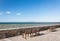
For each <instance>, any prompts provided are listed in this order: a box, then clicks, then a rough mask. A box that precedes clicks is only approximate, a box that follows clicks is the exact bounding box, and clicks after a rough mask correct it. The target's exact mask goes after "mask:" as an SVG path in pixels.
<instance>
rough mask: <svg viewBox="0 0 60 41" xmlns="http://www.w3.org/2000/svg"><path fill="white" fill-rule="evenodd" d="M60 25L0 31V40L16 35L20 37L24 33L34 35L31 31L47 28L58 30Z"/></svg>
mask: <svg viewBox="0 0 60 41" xmlns="http://www.w3.org/2000/svg"><path fill="white" fill-rule="evenodd" d="M59 27H60V25H50V26H34V27H29V28H18V29H10V30H7V29H6V30H0V39H3V38H9V37H14V36H18V35H22V34H23V33H25V32H27V33H28V32H29V33H35V32H32V31H34V30H35V31H44V30H47V29H49V28H54V29H55V28H59Z"/></svg>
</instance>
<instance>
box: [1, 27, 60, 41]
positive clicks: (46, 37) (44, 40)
mask: <svg viewBox="0 0 60 41" xmlns="http://www.w3.org/2000/svg"><path fill="white" fill-rule="evenodd" d="M56 30H57V31H55V32H47V31H42V32H40V33H41V34H42V33H43V35H40V36H35V37H28V38H27V40H26V39H24V38H22V36H15V37H11V38H5V39H0V41H60V28H57V29H56Z"/></svg>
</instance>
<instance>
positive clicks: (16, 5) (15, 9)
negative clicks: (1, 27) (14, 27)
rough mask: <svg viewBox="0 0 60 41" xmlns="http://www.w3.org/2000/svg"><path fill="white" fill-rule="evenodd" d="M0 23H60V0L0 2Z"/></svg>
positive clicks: (11, 0)
mask: <svg viewBox="0 0 60 41" xmlns="http://www.w3.org/2000/svg"><path fill="white" fill-rule="evenodd" d="M0 22H60V0H0Z"/></svg>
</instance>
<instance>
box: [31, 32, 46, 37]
mask: <svg viewBox="0 0 60 41" xmlns="http://www.w3.org/2000/svg"><path fill="white" fill-rule="evenodd" d="M42 35H45V34H44V33H40V34H39V33H38V34H37V35H32V36H30V37H37V36H42Z"/></svg>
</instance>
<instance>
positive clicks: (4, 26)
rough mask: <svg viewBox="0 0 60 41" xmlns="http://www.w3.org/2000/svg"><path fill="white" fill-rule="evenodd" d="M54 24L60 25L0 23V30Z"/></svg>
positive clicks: (46, 23) (47, 24)
mask: <svg viewBox="0 0 60 41" xmlns="http://www.w3.org/2000/svg"><path fill="white" fill-rule="evenodd" d="M56 24H60V22H0V29H9V28H26V27H33V26H49V25H56Z"/></svg>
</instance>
